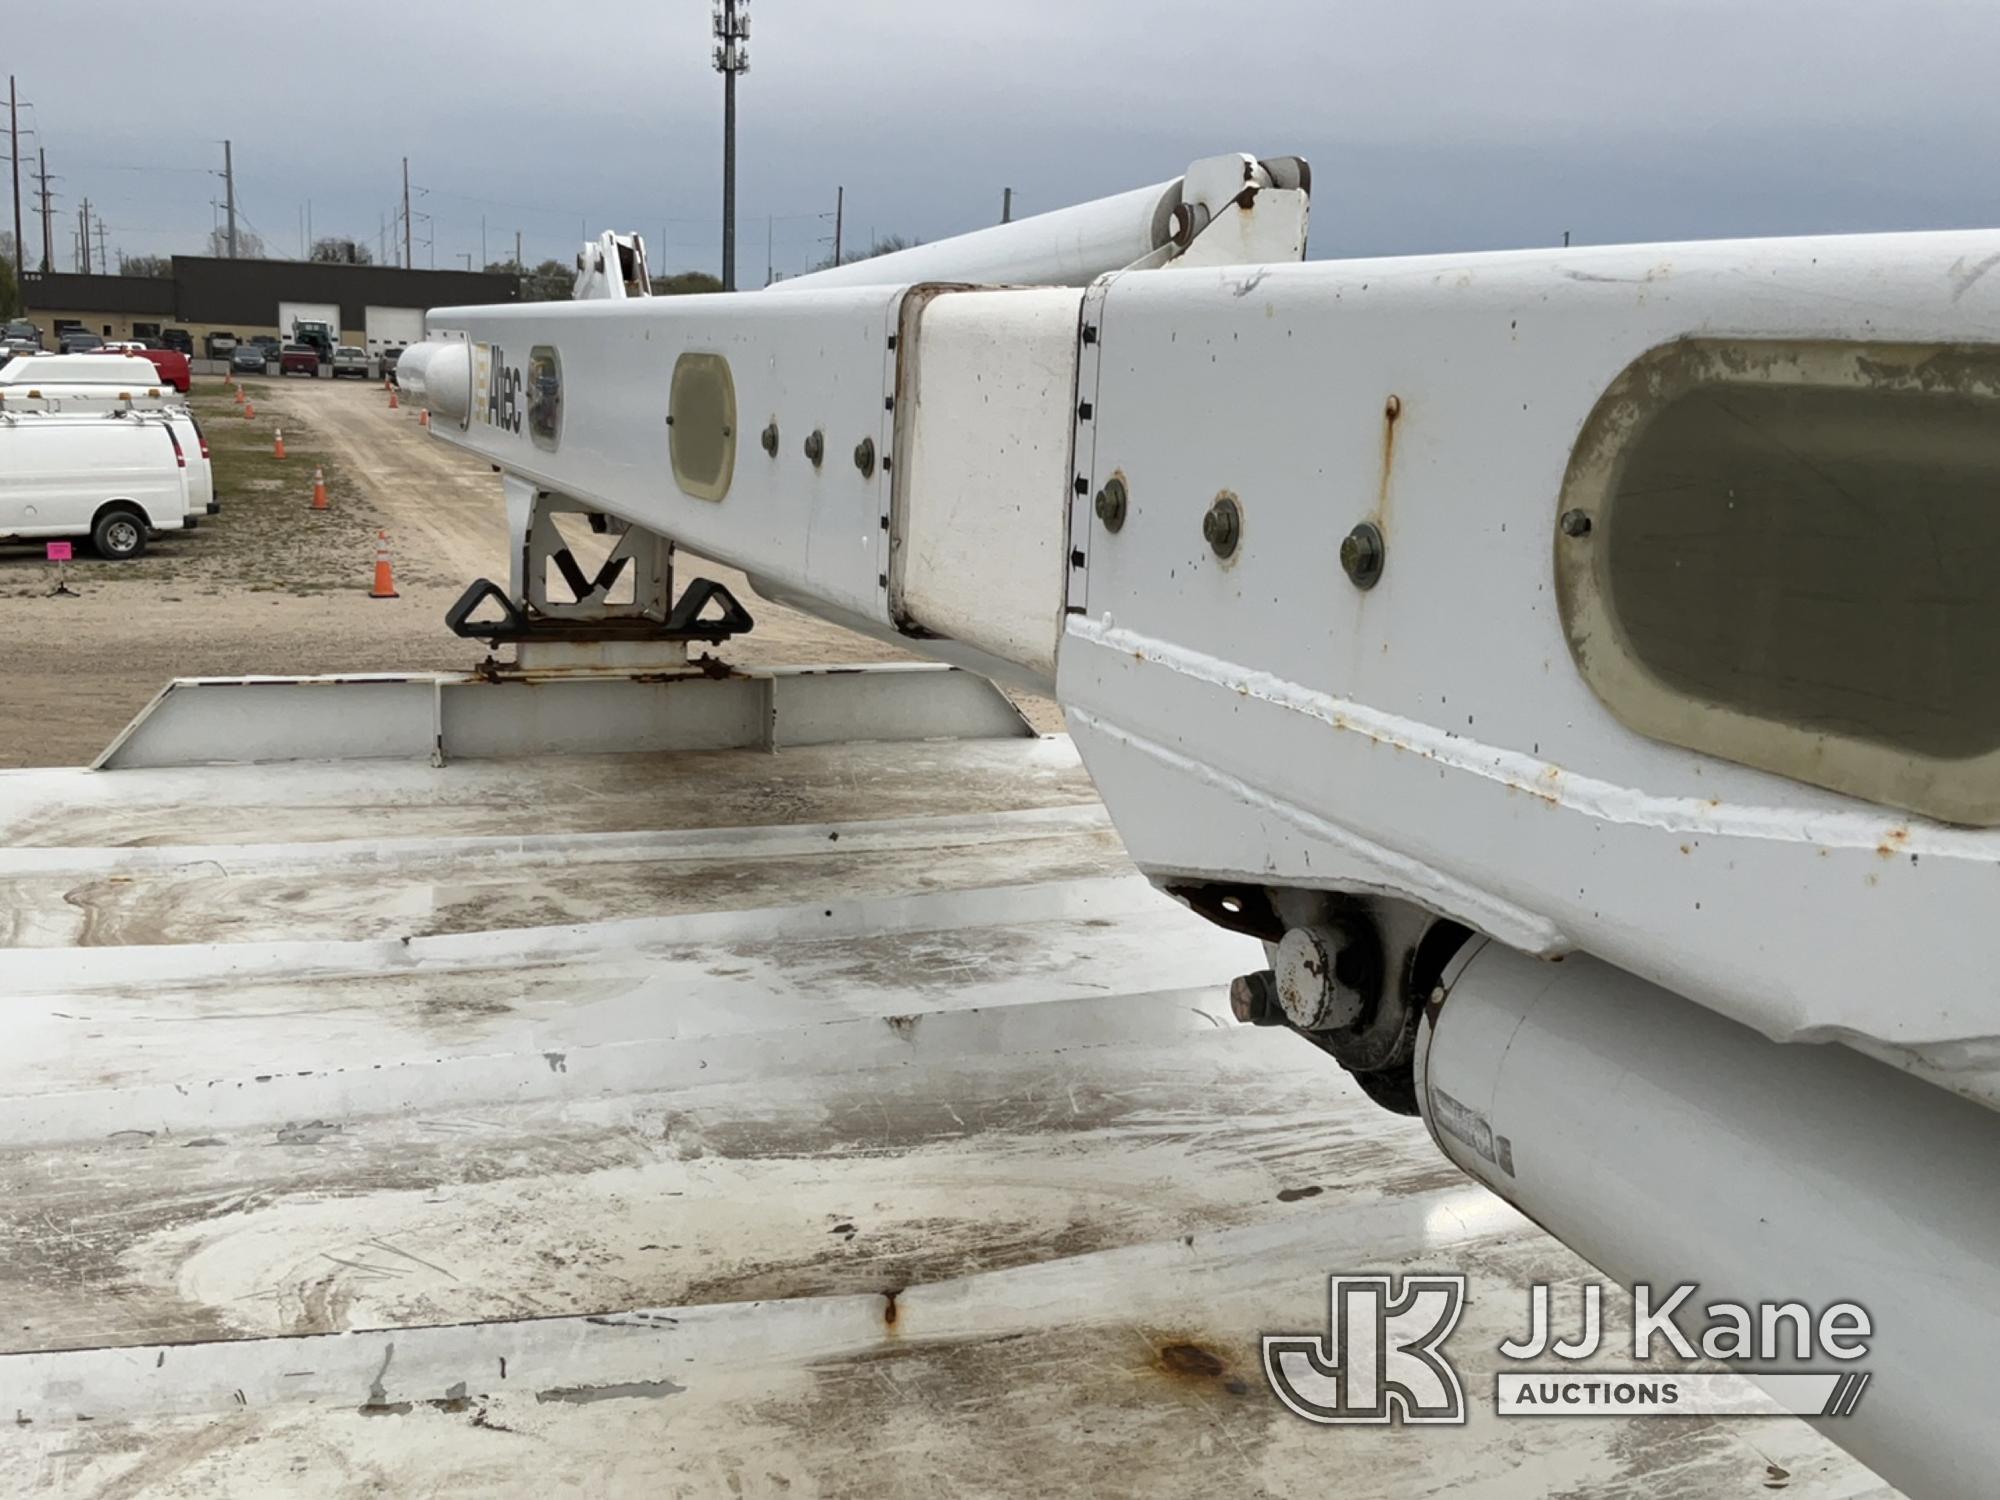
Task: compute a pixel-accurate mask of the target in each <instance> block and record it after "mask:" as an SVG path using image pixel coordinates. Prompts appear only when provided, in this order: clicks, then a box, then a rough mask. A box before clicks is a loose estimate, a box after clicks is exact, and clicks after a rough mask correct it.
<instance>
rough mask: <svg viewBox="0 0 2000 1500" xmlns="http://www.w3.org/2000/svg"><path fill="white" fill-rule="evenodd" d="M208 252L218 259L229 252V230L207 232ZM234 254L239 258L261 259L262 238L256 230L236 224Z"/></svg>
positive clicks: (262, 255) (262, 252) (262, 249)
mask: <svg viewBox="0 0 2000 1500" xmlns="http://www.w3.org/2000/svg"><path fill="white" fill-rule="evenodd" d="M208 253H209V254H210V255H213V256H215V257H217V258H218V259H220V258H221V257H223V256H225V255H227V254H229V231H228V230H226V229H211V230H209V232H208ZM236 254H237V257H238V258H239V259H241V260H262V259H263V258H264V240H263V237H262V236H260V235H259V234H258V233H257V231H256V230H254V229H245V228H244V227H243V226H242V225H241V224H238V225H237V226H236Z"/></svg>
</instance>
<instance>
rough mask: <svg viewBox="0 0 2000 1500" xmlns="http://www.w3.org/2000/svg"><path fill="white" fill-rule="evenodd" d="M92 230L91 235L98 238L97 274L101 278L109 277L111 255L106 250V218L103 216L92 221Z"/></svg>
mask: <svg viewBox="0 0 2000 1500" xmlns="http://www.w3.org/2000/svg"><path fill="white" fill-rule="evenodd" d="M90 230H91V233H93V234H95V235H96V236H97V260H96V262H95V264H96V266H97V274H98V275H100V276H109V275H110V274H111V255H110V252H109V251H107V250H106V249H105V248H104V218H103V216H102V215H99V216H98V217H97V218H95V219H93V220H92V221H91V225H90Z"/></svg>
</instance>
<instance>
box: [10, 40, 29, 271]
mask: <svg viewBox="0 0 2000 1500" xmlns="http://www.w3.org/2000/svg"><path fill="white" fill-rule="evenodd" d="M7 134H8V136H9V137H10V138H11V140H12V144H11V145H10V146H9V148H8V154H9V156H10V158H11V159H12V161H13V163H14V289H15V291H16V292H19V293H20V294H21V295H22V296H26V295H27V293H26V291H25V288H26V286H27V281H26V277H27V274H28V247H27V246H26V245H25V244H23V243H22V242H21V99H20V96H19V95H18V94H16V93H15V92H14V75H13V74H12V73H9V74H8V75H7Z"/></svg>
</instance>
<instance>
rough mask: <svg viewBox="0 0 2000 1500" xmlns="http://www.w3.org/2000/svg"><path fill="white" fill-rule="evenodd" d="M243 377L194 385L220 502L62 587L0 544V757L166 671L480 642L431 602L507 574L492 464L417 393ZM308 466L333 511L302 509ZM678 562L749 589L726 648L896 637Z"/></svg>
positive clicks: (354, 659) (77, 566)
mask: <svg viewBox="0 0 2000 1500" xmlns="http://www.w3.org/2000/svg"><path fill="white" fill-rule="evenodd" d="M245 387H246V389H247V391H248V392H249V395H250V399H251V402H252V404H253V405H254V407H255V409H256V415H255V417H254V418H251V419H247V420H246V419H244V418H243V417H242V416H241V415H240V414H239V412H238V409H237V407H236V406H235V404H234V403H233V401H231V399H230V397H229V393H228V392H227V391H225V390H224V388H223V387H222V386H221V384H220V383H219V382H218V381H216V380H213V379H205V380H202V381H200V382H198V383H197V386H196V390H195V399H194V406H195V410H196V414H197V416H198V418H199V419H200V420H201V421H202V423H203V426H204V429H205V431H206V433H207V436H208V439H209V444H210V447H211V449H212V451H213V453H214V455H215V465H216V481H217V491H218V493H219V494H220V495H221V497H222V500H223V505H224V509H223V512H222V514H221V515H219V516H214V517H210V518H208V519H205V520H204V521H203V522H202V523H201V525H200V527H199V528H198V529H197V530H195V531H192V532H181V533H177V534H175V535H172V536H169V537H166V538H163V539H161V540H160V541H159V542H157V543H156V544H155V546H154V547H153V548H152V550H151V551H150V552H149V553H148V554H147V555H146V556H145V557H143V558H141V559H139V560H137V561H134V562H127V563H105V562H100V561H98V560H96V559H95V558H94V557H92V556H90V555H89V549H88V548H87V547H83V546H79V547H78V548H77V554H78V561H77V562H75V563H74V564H72V565H71V566H70V567H69V569H68V583H69V587H70V588H72V589H73V590H75V591H76V593H77V597H74V598H68V597H57V596H52V595H51V592H50V590H51V589H52V587H53V585H54V582H55V577H54V573H53V570H52V569H51V568H50V566H49V565H48V564H47V563H45V562H44V561H43V560H42V555H41V549H40V548H39V547H36V548H25V547H0V643H4V647H5V656H4V660H3V661H0V766H22V765H70V764H76V763H79V762H83V761H87V760H89V759H90V758H91V757H92V756H94V755H95V754H96V753H97V752H98V751H99V750H100V749H102V748H103V747H104V745H105V744H106V743H108V742H109V741H110V739H111V738H112V736H114V735H115V734H116V733H117V732H118V731H119V730H120V729H122V728H123V727H124V726H125V724H126V723H127V722H129V721H130V719H131V718H132V716H133V715H134V714H135V713H137V712H138V711H139V710H140V709H141V708H142V707H144V706H145V704H146V702H147V700H148V699H150V698H151V697H152V695H153V694H154V693H155V692H157V691H158V690H159V688H160V686H161V685H162V684H163V683H165V682H166V681H167V680H168V679H169V678H172V677H198V676H237V675H244V674H251V673H307V672H386V671H435V670H452V669H457V668H462V667H467V666H470V665H472V664H473V663H475V662H477V661H479V660H480V659H481V658H482V657H484V656H485V655H486V648H485V647H484V646H483V645H481V644H480V643H477V642H473V641H464V640H460V639H458V638H457V637H455V636H453V635H451V634H450V633H449V632H447V631H446V630H445V628H444V612H445V610H446V609H447V608H448V607H449V606H450V604H451V603H452V601H453V600H454V599H456V598H457V597H458V594H459V592H460V591H461V590H462V589H463V588H464V587H465V585H466V584H467V583H469V582H471V581H472V580H473V579H474V578H477V577H481V576H485V577H490V578H495V579H499V580H501V581H503V582H504V581H505V579H506V576H507V547H506V526H505V520H504V516H503V511H502V505H501V497H500V478H499V476H498V475H497V474H495V473H494V472H493V471H492V470H491V469H490V468H489V467H488V466H487V465H486V464H484V463H481V462H479V461H478V460H476V459H473V458H470V457H468V456H467V455H465V454H464V453H462V452H460V451H459V450H457V449H455V448H452V447H450V446H449V445H447V444H445V443H443V442H439V441H435V440H433V439H431V438H430V437H429V436H428V435H427V434H426V433H424V432H423V431H422V430H421V429H420V428H419V426H418V424H417V414H416V412H415V411H413V410H412V409H411V408H409V407H407V406H405V407H402V408H401V409H399V410H397V411H393V412H392V411H390V410H389V409H388V403H387V398H386V397H385V396H384V394H383V392H382V390H381V388H380V387H379V386H375V385H371V384H367V383H365V382H351V383H350V382H341V381H330V380H316V381H312V380H291V381H281V380H250V381H247V382H245ZM276 429H282V430H283V432H284V435H285V447H286V452H287V457H286V458H285V460H283V461H282V462H281V461H279V460H277V459H276V458H275V457H273V456H272V452H271V450H272V446H273V436H274V430H276ZM315 465H318V466H320V467H322V468H324V470H325V472H326V478H327V484H328V487H329V491H330V493H331V495H332V498H333V509H332V510H331V511H329V512H324V513H315V512H313V511H311V510H309V509H308V508H307V505H308V502H309V500H310V499H311V494H312V475H313V468H314V466H315ZM378 529H386V530H387V531H388V532H389V535H390V539H391V548H392V551H393V556H394V560H395V570H396V584H397V588H398V591H399V592H400V594H401V596H402V597H401V598H399V599H394V600H373V599H370V598H369V597H368V586H369V582H370V579H371V577H372V573H373V565H374V557H375V533H376V531H377V530H378ZM680 571H681V574H682V577H683V578H686V577H691V576H694V575H695V574H697V573H699V574H702V575H706V576H709V577H715V578H719V579H721V580H722V581H723V582H725V583H727V584H728V585H729V586H730V588H732V589H734V590H736V591H737V592H738V594H739V596H740V597H743V598H744V599H745V600H746V602H747V603H749V604H750V608H751V611H752V613H753V614H754V615H755V616H756V619H757V629H756V631H755V633H754V634H752V635H750V636H748V637H745V638H744V639H742V640H740V641H734V642H731V643H730V644H729V646H728V647H727V648H726V649H725V650H724V651H723V652H722V653H721V654H722V655H724V656H725V657H727V658H729V659H730V660H733V661H737V662H743V663H758V662H762V663H769V662H781V661H784V662H815V661H879V660H883V659H886V658H889V657H893V656H895V655H896V654H897V653H896V652H895V651H893V650H892V649H890V648H889V647H887V646H884V645H881V644H879V643H877V642H874V641H870V640H867V639H864V638H863V637H860V636H856V635H853V634H850V633H849V632H847V631H843V630H839V629H837V628H835V627H833V626H830V625H824V624H821V623H819V622H817V621H814V620H810V619H808V618H806V617H804V616H802V615H798V614H795V613H793V612H792V611H789V610H784V609H780V608H779V607H777V606H776V605H772V604H769V603H764V602H761V601H755V600H754V599H753V596H751V595H750V593H749V591H748V587H747V585H746V584H745V583H744V582H743V579H742V576H741V575H740V574H737V573H735V572H734V571H733V570H730V569H725V568H719V567H716V566H715V565H713V564H709V563H707V562H704V561H702V560H699V559H694V558H688V557H685V556H684V557H683V559H682V566H681V569H680Z"/></svg>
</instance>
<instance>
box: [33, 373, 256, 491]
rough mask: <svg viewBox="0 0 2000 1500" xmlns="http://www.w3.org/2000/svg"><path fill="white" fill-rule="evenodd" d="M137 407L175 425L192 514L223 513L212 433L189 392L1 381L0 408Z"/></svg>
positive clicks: (96, 410)
mask: <svg viewBox="0 0 2000 1500" xmlns="http://www.w3.org/2000/svg"><path fill="white" fill-rule="evenodd" d="M127 410H129V411H131V412H133V413H135V414H143V415H146V416H150V417H157V418H159V419H160V420H162V421H165V422H169V423H171V424H172V425H173V429H174V436H175V437H177V438H178V439H179V440H180V445H181V452H182V453H183V454H184V455H185V456H186V458H187V478H188V486H187V488H188V511H187V513H188V514H189V515H190V516H194V517H196V518H199V517H202V516H214V515H220V514H221V513H222V502H221V500H219V499H217V498H216V494H215V466H214V464H213V462H212V461H211V460H210V458H209V453H208V438H207V437H206V436H204V435H203V433H202V430H201V422H200V419H198V418H197V417H196V416H195V414H194V412H193V411H192V410H191V409H190V408H189V407H188V405H187V398H186V397H184V396H182V395H181V394H180V393H179V392H178V391H176V390H175V389H174V388H173V387H172V386H168V387H167V388H166V389H165V390H164V391H151V392H135V391H129V390H126V389H125V388H123V387H121V386H117V385H71V384H67V383H63V384H57V383H55V382H41V383H37V384H35V385H32V386H25V387H8V386H0V412H10V411H40V412H69V413H72V414H76V415H83V416H103V415H106V414H107V413H110V412H117V411H127Z"/></svg>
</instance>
